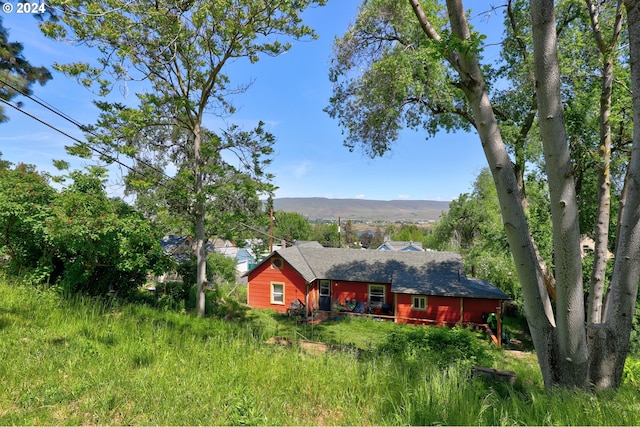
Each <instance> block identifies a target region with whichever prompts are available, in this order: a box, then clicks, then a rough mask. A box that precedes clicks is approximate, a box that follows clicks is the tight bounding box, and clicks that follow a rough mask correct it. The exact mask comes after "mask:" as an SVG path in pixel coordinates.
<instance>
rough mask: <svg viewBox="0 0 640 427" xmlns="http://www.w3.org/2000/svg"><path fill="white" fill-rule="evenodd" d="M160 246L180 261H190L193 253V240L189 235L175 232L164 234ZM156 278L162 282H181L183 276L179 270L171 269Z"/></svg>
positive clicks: (167, 253)
mask: <svg viewBox="0 0 640 427" xmlns="http://www.w3.org/2000/svg"><path fill="white" fill-rule="evenodd" d="M160 246H161V247H162V250H163V251H164V253H165V254H166V255H169V256H171V257H172V258H173V259H174V260H175V261H176V262H178V263H183V262H185V261H188V260H189V258H190V257H191V254H192V253H193V240H192V239H191V237H189V236H180V235H175V234H171V235H168V236H164V237H163V238H162V239H161V240H160ZM155 280H156V281H157V282H160V283H164V282H181V281H182V277H180V275H179V274H178V273H177V272H175V271H171V272H168V273H165V274H163V275H162V276H159V277H156V278H155Z"/></svg>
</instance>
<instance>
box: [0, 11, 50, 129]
mask: <svg viewBox="0 0 640 427" xmlns="http://www.w3.org/2000/svg"><path fill="white" fill-rule="evenodd" d="M0 4H4V2H0ZM22 50H23V46H22V44H20V43H18V42H9V31H8V30H7V29H6V28H5V27H4V26H3V25H2V18H0V81H1V82H2V85H1V86H0V98H1V99H4V100H5V101H10V100H11V99H13V98H14V97H16V96H18V95H20V94H26V95H31V93H32V90H31V87H32V86H33V84H34V83H36V82H38V83H40V85H44V84H45V83H46V82H48V81H49V80H51V73H50V72H49V70H47V69H46V68H45V67H34V66H33V65H31V63H29V61H27V60H26V59H25V58H24V56H23V55H22ZM3 112H4V108H3V107H2V105H0V123H2V122H4V121H6V120H8V118H7V116H5V115H4V113H3Z"/></svg>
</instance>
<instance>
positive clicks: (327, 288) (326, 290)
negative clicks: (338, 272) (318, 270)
mask: <svg viewBox="0 0 640 427" xmlns="http://www.w3.org/2000/svg"><path fill="white" fill-rule="evenodd" d="M320 296H321V297H329V296H331V281H329V280H320Z"/></svg>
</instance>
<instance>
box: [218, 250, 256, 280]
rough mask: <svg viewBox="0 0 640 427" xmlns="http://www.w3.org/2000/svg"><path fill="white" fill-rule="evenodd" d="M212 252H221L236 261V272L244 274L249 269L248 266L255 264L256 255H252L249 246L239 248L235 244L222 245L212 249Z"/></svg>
mask: <svg viewBox="0 0 640 427" xmlns="http://www.w3.org/2000/svg"><path fill="white" fill-rule="evenodd" d="M214 252H217V253H219V254H222V255H224V256H226V257H228V258H233V259H234V260H235V261H236V270H237V271H238V274H244V273H246V272H247V271H249V266H250V265H253V264H255V262H256V257H255V256H254V255H253V253H252V251H251V248H247V247H245V248H239V247H237V246H235V245H233V246H224V247H218V248H215V249H214Z"/></svg>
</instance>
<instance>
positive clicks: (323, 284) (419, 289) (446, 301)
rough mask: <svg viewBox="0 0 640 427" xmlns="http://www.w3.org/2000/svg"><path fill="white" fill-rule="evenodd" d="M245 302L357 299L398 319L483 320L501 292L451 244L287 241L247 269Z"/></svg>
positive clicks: (325, 307)
mask: <svg viewBox="0 0 640 427" xmlns="http://www.w3.org/2000/svg"><path fill="white" fill-rule="evenodd" d="M247 276H248V291H247V293H248V294H247V301H248V305H249V306H250V307H254V308H271V309H274V310H277V311H279V312H286V311H287V309H288V308H289V307H290V306H291V305H292V303H295V301H296V300H300V301H301V302H302V303H304V304H305V307H306V310H307V311H308V312H312V311H314V310H319V311H332V310H335V309H340V308H342V307H350V306H353V305H354V304H355V305H356V306H357V304H358V303H360V305H364V306H366V307H367V308H368V310H367V311H371V312H373V313H376V314H390V315H392V316H394V320H395V321H396V322H399V323H424V322H432V323H436V324H456V323H469V322H470V323H484V321H483V314H488V313H491V312H496V311H497V309H498V307H500V305H501V302H502V301H503V300H508V299H509V296H507V295H506V294H505V293H504V292H502V291H501V290H499V289H498V288H496V287H495V286H493V285H491V284H490V283H489V282H487V281H485V280H481V279H476V278H470V277H467V276H466V275H465V273H464V267H463V264H462V257H461V256H460V255H459V254H456V253H451V252H427V251H421V252H413V251H367V250H355V249H336V248H313V247H304V246H302V247H299V246H292V247H289V248H285V249H279V250H277V251H274V252H273V253H272V254H271V255H270V256H269V257H267V258H266V259H265V260H263V261H262V262H261V263H259V264H258V265H257V266H256V267H255V268H254V269H253V270H251V271H250V272H249V273H247Z"/></svg>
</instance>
